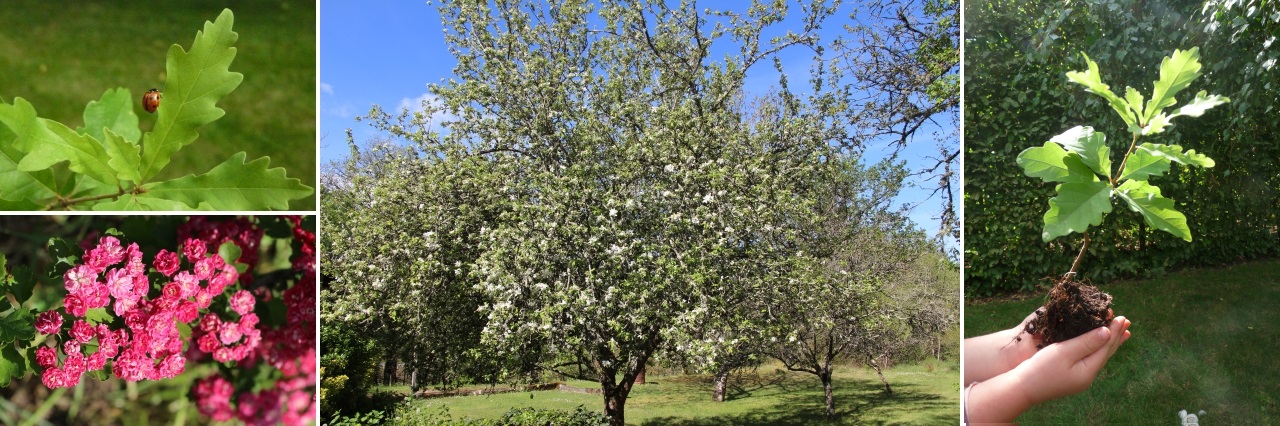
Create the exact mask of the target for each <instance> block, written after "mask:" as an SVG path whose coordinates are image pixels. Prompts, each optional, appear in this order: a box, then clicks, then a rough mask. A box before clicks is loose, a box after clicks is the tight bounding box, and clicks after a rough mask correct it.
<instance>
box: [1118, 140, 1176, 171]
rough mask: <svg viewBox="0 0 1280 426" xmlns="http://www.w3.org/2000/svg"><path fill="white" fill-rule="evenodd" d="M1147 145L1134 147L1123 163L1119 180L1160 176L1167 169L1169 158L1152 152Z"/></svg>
mask: <svg viewBox="0 0 1280 426" xmlns="http://www.w3.org/2000/svg"><path fill="white" fill-rule="evenodd" d="M1147 145H1149V144H1142V145H1139V146H1138V147H1137V148H1134V150H1133V154H1130V155H1129V159H1128V160H1126V161H1125V163H1124V170H1122V171H1121V172H1120V180H1126V179H1137V180H1147V178H1148V177H1151V176H1160V175H1162V174H1164V172H1167V171H1169V166H1170V162H1169V158H1168V157H1166V156H1163V155H1158V154H1155V153H1152V152H1151V150H1150V149H1148V148H1147Z"/></svg>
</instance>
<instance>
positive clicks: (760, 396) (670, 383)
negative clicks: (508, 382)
mask: <svg viewBox="0 0 1280 426" xmlns="http://www.w3.org/2000/svg"><path fill="white" fill-rule="evenodd" d="M780 367H781V366H780V365H778V364H766V365H764V366H761V367H760V368H759V369H757V370H756V372H755V373H754V374H748V375H744V378H743V380H739V381H737V382H736V383H733V386H732V390H733V391H732V392H730V394H729V400H728V401H725V402H722V403H717V402H712V401H711V390H712V384H711V381H710V377H709V376H657V375H654V374H649V375H648V382H649V383H647V384H644V385H636V387H635V388H634V389H633V390H632V392H631V396H630V397H629V398H627V405H626V416H627V423H629V424H639V425H722V424H735V425H796V424H814V423H825V421H824V417H823V412H824V401H825V399H824V396H823V393H822V386H821V384H820V382H819V381H818V379H817V377H816V376H814V375H811V374H804V373H793V372H787V371H779V370H777V369H778V368H780ZM885 375H886V377H888V379H889V384H890V385H891V386H893V390H894V394H893V395H892V396H889V395H885V394H884V392H883V391H884V387H883V386H882V385H881V384H880V379H879V378H878V377H877V376H876V374H875V372H874V371H872V370H869V369H862V368H854V367H840V368H837V370H836V381H835V395H836V409H837V414H838V415H839V422H836V424H955V423H957V422H958V420H959V404H960V401H959V378H960V374H959V367H958V363H957V362H955V361H950V362H941V363H934V362H926V363H923V364H920V365H908V366H899V367H896V368H893V369H891V370H889V371H887V372H886V374H885ZM569 384H571V385H573V386H577V387H582V388H595V389H598V388H599V385H598V384H595V383H592V382H586V381H570V382H569ZM413 404H414V405H413V407H418V408H424V409H429V410H435V409H438V408H437V407H439V406H447V407H448V408H449V413H450V414H452V415H453V417H454V418H462V417H471V418H497V417H499V416H501V415H502V414H503V413H505V412H506V411H507V410H509V409H511V408H515V407H538V408H556V409H564V410H572V409H573V408H574V407H577V406H579V405H582V406H585V407H586V408H588V409H591V410H601V411H602V410H603V409H604V401H603V398H602V397H601V396H598V395H586V394H576V393H569V392H561V391H545V392H517V393H507V394H496V395H486V396H461V397H450V398H438V399H424V400H418V401H416V402H414V403H413Z"/></svg>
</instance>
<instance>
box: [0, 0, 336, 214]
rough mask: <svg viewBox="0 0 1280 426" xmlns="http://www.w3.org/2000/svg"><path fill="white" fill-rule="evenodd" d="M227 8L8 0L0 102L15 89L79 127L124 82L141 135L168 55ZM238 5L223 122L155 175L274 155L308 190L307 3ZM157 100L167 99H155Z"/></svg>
mask: <svg viewBox="0 0 1280 426" xmlns="http://www.w3.org/2000/svg"><path fill="white" fill-rule="evenodd" d="M224 7H226V6H225V5H222V4H214V3H193V2H183V3H182V4H181V5H170V4H168V3H165V4H163V5H161V4H157V3H155V2H148V1H141V0H124V1H86V2H76V3H75V5H74V7H68V5H66V4H62V3H58V2H45V1H39V0H18V1H6V2H5V7H4V13H0V28H5V31H3V32H0V99H3V101H4V102H6V103H12V102H13V100H14V98H15V97H22V98H23V99H26V100H27V101H29V102H31V104H32V105H33V106H34V107H35V109H36V112H37V113H38V114H39V116H40V117H42V118H48V119H51V120H54V121H58V122H61V123H64V124H66V125H68V126H69V127H71V128H77V127H79V126H82V125H83V124H84V119H83V115H82V114H83V113H84V108H85V105H86V104H88V103H89V101H92V100H97V99H98V98H100V97H101V96H102V94H103V93H104V92H106V91H107V89H114V88H117V87H124V88H127V89H129V91H130V93H131V94H132V96H133V97H134V99H133V102H134V112H135V113H136V114H138V115H139V117H138V118H139V122H140V123H141V125H142V130H143V131H144V132H146V131H150V130H151V127H152V126H153V125H154V124H155V120H156V117H155V116H154V115H151V114H147V113H146V112H145V111H143V109H142V108H141V106H140V104H139V103H140V102H141V101H142V95H143V93H146V91H147V90H148V89H151V88H153V87H154V88H158V89H160V90H162V91H163V90H164V86H165V79H164V73H165V55H166V54H167V53H168V51H169V46H170V45H172V44H179V45H182V46H183V47H184V48H185V49H190V47H191V40H192V39H193V38H194V37H195V30H203V29H204V23H205V22H206V21H213V20H214V19H216V18H217V17H218V14H219V13H220V12H222V9H223V8H224ZM230 7H231V9H232V12H234V13H235V28H234V30H235V32H236V33H238V34H239V39H238V40H237V41H236V43H235V47H236V49H237V52H236V58H235V61H234V62H232V63H231V71H232V72H239V73H242V74H244V81H243V82H242V83H241V84H240V86H239V87H238V88H236V90H235V91H234V92H232V93H231V94H230V95H229V96H227V97H226V98H223V99H222V100H220V101H219V102H218V107H220V108H222V109H223V110H225V111H226V115H224V116H223V117H222V118H221V119H218V120H217V121H214V122H213V123H211V124H209V125H207V126H203V127H201V128H200V129H199V132H200V137H199V139H197V140H196V142H195V143H193V144H191V145H190V146H188V147H186V148H184V149H182V150H181V151H178V153H177V154H175V155H174V156H173V159H172V162H171V163H170V164H169V166H167V168H166V169H165V171H164V172H163V173H161V174H160V175H158V176H156V177H155V178H154V179H153V181H159V180H167V179H172V178H178V177H182V176H186V175H188V174H193V173H194V174H199V173H204V172H206V171H208V170H209V169H212V168H213V167H214V166H217V165H218V164H220V163H222V162H223V161H224V160H226V159H227V158H229V157H231V155H232V154H235V153H237V152H240V151H245V152H246V153H248V156H247V158H249V159H256V158H259V157H264V156H265V157H271V167H273V168H275V167H283V168H284V169H285V170H286V171H287V172H288V176H289V177H291V178H297V179H300V180H301V181H302V183H303V184H304V185H307V186H310V187H312V188H315V187H316V180H315V176H316V126H315V124H316V120H315V107H316V97H315V81H316V80H315V66H316V62H315V54H316V50H315V41H316V39H315V37H316V28H315V21H316V19H315V6H314V3H310V2H291V1H265V2H241V3H237V4H236V5H234V6H230ZM161 102H163V99H162V100H161ZM315 206H316V197H315V195H314V194H313V195H311V196H310V197H307V198H304V199H300V200H295V201H293V202H292V203H290V205H289V208H290V209H291V210H312V209H314V208H315Z"/></svg>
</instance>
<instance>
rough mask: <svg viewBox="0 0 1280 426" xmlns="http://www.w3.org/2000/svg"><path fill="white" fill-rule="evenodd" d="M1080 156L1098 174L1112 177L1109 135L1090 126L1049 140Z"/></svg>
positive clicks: (1077, 128) (1073, 128) (1070, 130)
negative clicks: (1108, 144) (1108, 143)
mask: <svg viewBox="0 0 1280 426" xmlns="http://www.w3.org/2000/svg"><path fill="white" fill-rule="evenodd" d="M1049 141H1050V142H1057V143H1058V144H1060V145H1062V147H1063V148H1066V149H1067V151H1070V152H1074V153H1076V154H1077V155H1079V156H1080V160H1081V161H1083V162H1084V164H1085V165H1086V166H1089V168H1090V169H1093V171H1094V172H1095V173H1097V174H1100V175H1103V176H1107V177H1110V176H1111V147H1109V146H1107V135H1104V134H1102V133H1098V132H1094V131H1093V128H1092V127H1089V126H1076V127H1072V128H1070V129H1067V131H1065V132H1062V133H1060V134H1058V135H1057V136H1054V137H1053V138H1051V139H1049Z"/></svg>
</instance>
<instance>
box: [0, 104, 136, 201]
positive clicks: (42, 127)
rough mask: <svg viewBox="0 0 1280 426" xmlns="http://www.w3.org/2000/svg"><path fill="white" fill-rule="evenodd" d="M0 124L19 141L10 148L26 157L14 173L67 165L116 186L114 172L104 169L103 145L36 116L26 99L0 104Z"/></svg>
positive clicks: (105, 160)
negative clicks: (62, 164) (10, 103)
mask: <svg viewBox="0 0 1280 426" xmlns="http://www.w3.org/2000/svg"><path fill="white" fill-rule="evenodd" d="M0 124H4V125H6V126H8V127H9V129H10V130H11V131H13V133H15V134H16V135H17V136H18V137H17V140H15V141H14V143H13V146H14V147H16V148H17V149H18V150H20V151H22V152H25V153H26V155H25V156H23V157H22V159H21V160H20V161H18V167H17V170H19V171H24V172H32V171H39V170H46V169H48V168H49V167H51V166H53V165H54V164H58V163H61V162H63V161H69V164H68V165H67V167H68V168H69V169H71V171H74V172H76V173H81V174H83V175H85V177H88V178H92V179H95V180H97V181H99V182H102V183H106V184H110V185H115V184H116V178H115V172H114V171H113V170H112V169H111V166H109V165H107V152H106V150H105V149H103V147H102V144H100V143H98V141H96V140H94V139H93V138H91V137H88V136H85V135H81V134H79V133H76V132H75V131H74V130H71V129H70V128H68V127H67V126H65V125H63V124H62V123H59V122H56V121H52V120H46V119H43V118H39V117H37V116H36V110H35V107H33V106H31V103H30V102H27V101H26V100H25V99H22V98H16V99H14V100H13V104H12V105H9V104H0Z"/></svg>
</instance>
